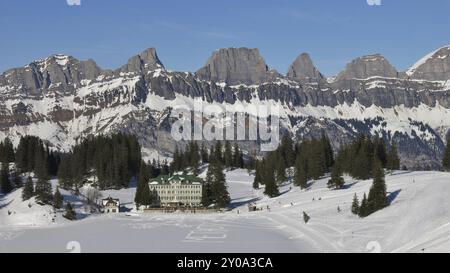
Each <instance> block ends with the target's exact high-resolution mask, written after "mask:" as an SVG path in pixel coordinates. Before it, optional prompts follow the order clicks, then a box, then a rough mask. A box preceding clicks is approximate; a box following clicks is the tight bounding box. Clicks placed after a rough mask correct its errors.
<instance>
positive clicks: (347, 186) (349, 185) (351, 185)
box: [341, 182, 358, 190]
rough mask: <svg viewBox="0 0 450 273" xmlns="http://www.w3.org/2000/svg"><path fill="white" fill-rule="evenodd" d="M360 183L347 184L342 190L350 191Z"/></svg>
mask: <svg viewBox="0 0 450 273" xmlns="http://www.w3.org/2000/svg"><path fill="white" fill-rule="evenodd" d="M357 183H358V182H353V183H350V184H345V185H344V186H342V188H341V190H348V189H350V188H351V187H353V186H354V185H355V184H357Z"/></svg>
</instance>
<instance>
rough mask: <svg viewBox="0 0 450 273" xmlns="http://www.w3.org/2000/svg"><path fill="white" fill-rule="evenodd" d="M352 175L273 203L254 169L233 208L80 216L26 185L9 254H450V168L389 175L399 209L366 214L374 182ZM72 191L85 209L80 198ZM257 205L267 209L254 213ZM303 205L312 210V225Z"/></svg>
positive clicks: (240, 174)
mask: <svg viewBox="0 0 450 273" xmlns="http://www.w3.org/2000/svg"><path fill="white" fill-rule="evenodd" d="M204 172H206V170H205V171H204ZM202 175H204V173H203V174H202ZM345 179H346V187H345V189H342V190H329V189H328V188H327V187H326V183H327V181H328V178H323V179H320V180H318V181H315V182H313V183H311V185H310V187H309V188H308V189H306V190H300V189H299V188H297V187H293V186H292V185H291V184H289V183H286V184H284V185H282V186H280V192H281V193H282V194H281V195H280V196H278V197H276V198H272V199H270V198H268V197H265V196H264V195H263V193H262V192H263V189H259V190H254V189H253V188H252V181H253V176H252V175H249V174H248V173H247V171H246V170H234V171H229V172H227V183H228V187H229V192H230V195H231V198H232V204H231V206H230V207H231V210H230V211H228V212H224V213H209V214H183V213H172V214H163V213H144V214H142V213H139V212H132V213H129V214H126V213H121V214H118V215H89V214H83V217H82V219H81V220H78V221H75V222H70V221H67V220H65V219H64V218H62V217H61V216H60V213H57V214H56V217H55V215H53V214H52V213H50V212H51V210H50V208H49V207H45V206H44V207H41V206H38V205H36V204H34V203H33V202H34V201H33V200H30V201H26V202H22V201H21V198H20V195H21V190H16V191H14V192H13V193H11V194H9V195H6V196H0V252H70V248H68V243H69V242H78V243H79V244H80V248H81V249H80V251H81V252H368V250H369V249H373V250H375V251H377V248H378V246H379V247H380V249H379V250H380V251H381V252H448V251H450V211H448V207H450V198H449V197H450V196H449V195H450V184H449V183H448V182H449V181H450V174H448V173H440V172H405V171H399V172H396V173H394V174H387V176H386V181H387V190H388V193H389V194H390V198H391V202H392V203H391V205H390V206H389V207H388V208H385V209H383V210H381V211H379V212H376V213H374V214H372V215H371V216H369V217H367V218H364V219H361V218H358V217H357V216H354V215H352V214H351V212H350V206H351V202H352V198H353V195H354V194H355V193H356V194H357V195H358V197H359V199H361V198H362V195H363V193H364V192H366V193H368V191H369V189H370V186H371V183H372V181H370V180H368V181H356V180H354V179H352V178H350V177H345ZM56 183H57V181H56V180H52V184H53V186H54V187H55V186H56ZM134 192H135V188H134V187H132V188H129V189H123V190H109V191H103V196H109V195H111V196H114V197H116V196H117V197H119V198H120V200H121V203H122V204H124V205H125V206H126V207H127V208H129V209H131V208H132V206H133V198H134ZM62 194H63V195H64V196H65V198H66V200H70V201H71V202H73V203H74V206H75V209H76V210H77V212H78V213H80V214H82V213H85V212H84V210H83V205H82V202H81V199H80V198H79V197H76V196H73V195H72V194H71V193H70V192H66V191H62ZM30 203H31V204H32V206H31V208H30V207H29V204H30ZM249 203H255V204H256V206H257V207H258V208H262V210H261V211H256V212H248V209H247V205H248V204H249ZM267 206H269V208H270V210H267ZM338 206H339V207H340V209H341V212H338V211H337V207H338ZM8 211H14V212H15V213H14V214H12V215H8V213H7V212H8ZM303 211H305V212H307V213H308V215H310V216H311V220H310V221H309V222H308V223H307V224H305V223H304V221H303V217H302V212H303ZM51 218H55V221H52V219H51ZM373 247H375V248H373Z"/></svg>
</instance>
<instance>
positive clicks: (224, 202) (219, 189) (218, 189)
mask: <svg viewBox="0 0 450 273" xmlns="http://www.w3.org/2000/svg"><path fill="white" fill-rule="evenodd" d="M213 177H214V180H213V184H212V192H213V195H214V201H215V203H216V205H217V206H218V207H220V208H224V207H226V206H228V204H230V201H231V199H230V194H229V193H228V190H227V185H226V179H225V174H224V172H223V165H222V163H221V162H220V161H216V162H214V164H213Z"/></svg>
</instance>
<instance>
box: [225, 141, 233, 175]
mask: <svg viewBox="0 0 450 273" xmlns="http://www.w3.org/2000/svg"><path fill="white" fill-rule="evenodd" d="M223 157H224V162H225V167H226V168H230V167H232V165H233V152H232V151H231V144H230V142H229V141H228V140H227V141H225V151H224V154H223Z"/></svg>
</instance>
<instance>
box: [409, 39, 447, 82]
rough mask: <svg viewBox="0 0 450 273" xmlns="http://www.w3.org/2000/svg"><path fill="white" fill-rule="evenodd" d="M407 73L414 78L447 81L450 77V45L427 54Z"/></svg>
mask: <svg viewBox="0 0 450 273" xmlns="http://www.w3.org/2000/svg"><path fill="white" fill-rule="evenodd" d="M406 74H407V75H408V76H410V77H411V78H412V79H419V80H428V81H447V80H448V79H450V46H446V47H442V48H440V49H438V50H436V51H434V52H432V53H430V54H428V55H426V56H425V57H423V58H422V59H421V60H419V61H418V62H417V63H416V64H414V65H413V66H412V67H411V68H410V69H409V70H408V71H407V72H406Z"/></svg>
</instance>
